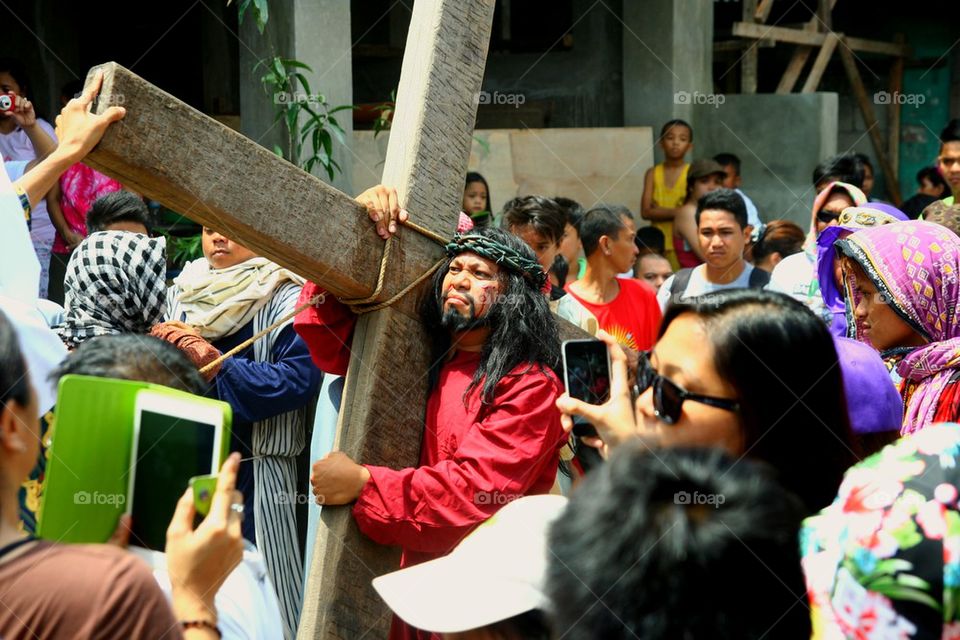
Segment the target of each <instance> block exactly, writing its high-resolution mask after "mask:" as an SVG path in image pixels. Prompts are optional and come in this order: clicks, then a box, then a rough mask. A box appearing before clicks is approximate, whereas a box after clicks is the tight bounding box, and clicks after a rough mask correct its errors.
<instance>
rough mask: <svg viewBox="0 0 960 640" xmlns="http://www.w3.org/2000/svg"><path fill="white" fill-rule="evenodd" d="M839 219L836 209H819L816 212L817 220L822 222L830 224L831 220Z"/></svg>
mask: <svg viewBox="0 0 960 640" xmlns="http://www.w3.org/2000/svg"><path fill="white" fill-rule="evenodd" d="M839 219H840V213H838V212H836V211H827V210H826V209H820V211H818V212H817V220H819V221H820V222H822V223H823V224H830V223H831V222H834V221H836V220H839Z"/></svg>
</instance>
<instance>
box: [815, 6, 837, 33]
mask: <svg viewBox="0 0 960 640" xmlns="http://www.w3.org/2000/svg"><path fill="white" fill-rule="evenodd" d="M835 1H836V0H818V2H817V14H816V20H817V31H823V32H824V33H826V32H828V31H832V30H833V3H834V2H835Z"/></svg>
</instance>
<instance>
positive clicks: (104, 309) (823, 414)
mask: <svg viewBox="0 0 960 640" xmlns="http://www.w3.org/2000/svg"><path fill="white" fill-rule="evenodd" d="M101 81H102V77H101V76H98V77H97V78H95V79H94V81H93V82H92V84H91V85H90V86H89V87H88V88H87V89H86V90H85V91H83V92H81V93H80V94H79V95H78V97H76V98H72V99H70V97H69V95H66V96H65V97H64V106H63V111H62V112H61V113H60V115H59V117H57V119H56V130H54V129H53V127H51V126H50V125H49V124H48V123H46V122H44V121H42V120H40V119H38V118H37V117H36V114H35V111H34V107H33V105H32V104H31V103H30V101H29V99H28V96H29V88H30V83H29V81H28V80H27V78H26V76H25V75H24V74H23V72H22V70H21V69H20V68H19V66H18V65H16V64H15V63H13V62H11V61H0V88H2V89H3V91H5V92H6V91H9V92H12V93H13V94H15V95H16V101H15V108H14V109H13V110H12V111H10V112H5V113H4V114H3V115H2V116H0V153H2V155H3V160H4V168H5V171H4V172H0V215H2V216H3V217H2V224H3V231H4V232H3V233H2V234H0V245H2V246H0V260H3V261H4V268H3V269H0V378H2V379H0V387H2V392H3V407H2V409H0V585H2V587H0V591H2V592H0V602H2V604H3V605H4V607H3V608H2V609H0V636H2V637H34V636H35V637H49V638H60V637H64V638H65V637H88V636H89V637H92V636H97V637H105V638H130V637H150V638H153V637H158V638H159V637H188V638H214V637H236V638H242V637H248V638H255V637H267V638H270V637H276V638H281V637H286V638H293V637H295V636H296V633H297V628H298V624H299V619H300V613H301V609H302V607H303V605H304V602H303V598H304V592H305V583H306V580H307V579H308V572H309V566H310V561H309V557H310V554H311V546H312V543H313V536H312V533H313V532H314V528H315V527H316V526H318V525H317V524H316V521H315V519H314V520H313V521H312V524H311V525H310V526H308V522H307V518H306V517H305V513H304V511H303V510H302V509H299V508H298V503H299V501H298V499H297V498H298V496H299V495H309V496H311V497H312V498H313V499H315V500H316V502H317V503H318V504H322V505H323V507H324V508H338V507H341V506H349V508H350V509H351V513H352V517H353V519H354V521H355V523H356V525H357V527H358V529H359V531H360V532H361V533H362V534H363V535H364V536H366V537H368V538H369V539H371V540H372V541H374V542H376V543H378V544H381V545H388V546H395V547H399V548H400V549H401V551H402V556H401V562H400V568H399V570H398V571H396V572H394V573H391V574H388V575H385V576H380V577H377V578H376V579H374V580H373V582H372V586H373V588H374V589H375V590H376V591H377V592H378V593H379V594H380V596H381V597H382V598H383V600H384V601H385V602H386V604H387V605H389V607H390V608H391V609H392V610H393V612H394V613H395V614H396V615H395V616H394V619H393V622H392V626H391V637H392V638H439V637H457V638H506V639H513V638H560V637H563V638H596V637H602V638H643V639H645V640H646V639H648V638H664V639H667V638H670V639H673V638H696V637H707V636H709V637H717V638H758V639H759V638H763V637H777V638H781V637H790V638H809V637H811V635H813V636H815V637H822V638H842V637H848V638H873V637H877V638H892V637H897V638H913V637H916V638H920V637H937V636H938V635H939V636H940V637H944V638H947V637H957V634H958V633H960V606H958V601H957V598H955V597H954V596H958V595H960V559H958V558H960V555H958V553H960V546H958V545H960V517H958V512H960V507H958V505H960V502H958V495H960V485H958V483H960V478H958V477H957V474H956V471H955V469H956V467H957V457H958V456H960V427H958V426H957V425H956V424H951V423H955V422H957V421H958V418H960V318H958V313H960V310H958V301H960V236H958V235H957V233H958V232H960V208H958V205H955V204H954V197H955V195H956V194H958V193H960V121H958V120H953V121H951V122H950V123H948V124H947V126H946V127H945V128H944V129H943V132H942V134H941V137H940V153H939V156H938V158H937V159H936V164H935V165H932V166H931V167H930V168H929V169H925V170H923V171H921V172H920V173H919V174H918V175H917V182H918V187H919V192H918V194H917V195H916V196H914V197H913V198H910V199H909V200H908V201H906V202H905V203H903V204H902V205H901V207H896V206H894V205H892V204H889V203H886V202H882V201H880V200H878V199H876V197H875V195H874V194H873V169H872V166H871V165H870V162H869V159H868V158H866V157H864V156H861V155H859V154H842V155H839V156H835V157H832V158H828V159H826V160H824V161H823V162H822V163H821V164H820V165H818V166H817V167H816V168H815V169H814V172H813V179H812V181H811V189H812V190H813V191H815V193H816V195H815V197H814V199H813V207H812V209H811V212H810V224H809V228H808V229H807V230H804V229H803V228H801V227H800V226H798V225H797V224H795V223H793V222H791V221H788V220H783V219H777V218H776V217H775V216H772V215H769V214H770V213H771V212H769V211H760V210H759V209H758V207H757V206H756V204H755V203H754V202H753V201H752V200H751V199H750V198H749V196H748V195H747V193H746V191H749V187H748V186H746V185H744V184H743V177H742V175H741V164H740V160H739V159H738V158H737V157H736V156H735V155H733V154H731V153H720V154H717V155H715V156H714V157H712V158H700V159H693V161H692V162H689V163H688V162H687V158H688V156H689V155H690V154H691V151H692V148H693V137H694V136H693V128H692V127H691V126H690V125H689V124H688V123H686V122H684V121H682V120H671V121H669V122H667V123H666V124H665V125H664V127H663V129H662V130H661V132H660V136H659V144H660V146H661V148H662V150H663V154H664V161H663V162H662V163H660V164H657V165H655V166H654V167H653V168H651V169H650V170H649V171H648V172H647V175H646V177H645V179H644V185H643V192H642V195H641V197H640V202H639V205H640V207H639V211H637V212H636V213H637V214H638V215H635V212H634V211H631V210H630V209H629V208H627V207H625V206H622V205H613V204H602V203H595V204H593V205H591V207H590V208H585V207H584V206H582V205H581V204H580V203H578V202H576V201H574V200H572V199H570V198H567V197H562V196H547V195H542V194H529V195H520V196H517V197H513V198H511V199H509V200H508V201H507V202H506V203H505V204H504V205H503V206H502V207H500V208H498V209H497V210H494V207H493V206H492V204H491V194H490V187H489V184H488V182H487V181H486V180H485V179H484V177H483V176H482V175H480V174H479V173H475V172H471V173H469V174H467V176H466V179H465V182H464V183H463V187H464V189H463V202H462V211H460V212H454V214H453V215H454V216H456V215H457V214H459V216H458V217H457V220H458V223H457V229H458V230H457V233H456V235H454V237H453V238H452V239H451V240H450V242H449V243H448V244H447V245H446V248H445V249H446V259H445V261H444V262H443V263H442V264H441V265H440V268H439V269H438V270H437V271H436V272H435V273H434V275H433V276H432V278H431V279H430V280H428V281H427V282H426V283H425V285H424V286H423V288H422V292H421V293H420V300H419V313H420V319H421V321H422V323H423V325H424V329H425V333H424V335H426V336H429V341H430V342H429V344H426V345H424V348H425V349H428V350H429V351H430V354H431V358H430V362H432V363H433V364H432V365H431V368H430V370H429V371H428V372H425V374H426V375H427V377H428V381H429V384H428V386H429V393H428V397H427V398H426V399H425V404H426V412H425V415H424V416H423V424H424V428H423V439H422V445H421V454H420V460H419V464H417V465H416V466H414V467H409V468H401V469H396V468H390V467H386V466H377V465H371V464H367V463H366V462H365V461H364V460H354V459H352V458H351V457H350V456H348V455H347V454H346V453H344V452H341V451H334V450H332V444H330V443H327V444H325V445H317V444H316V442H314V443H313V445H314V446H308V445H310V444H311V440H312V439H315V438H317V437H318V434H319V433H320V432H321V431H323V429H322V428H321V427H320V425H321V423H323V422H324V421H327V422H329V420H330V418H331V415H332V416H333V417H335V416H336V413H337V411H338V408H339V392H340V391H341V390H342V383H341V384H340V385H337V384H336V383H331V381H336V380H338V378H337V377H338V376H344V375H345V374H346V372H347V369H348V367H349V366H350V362H351V346H350V345H351V341H352V337H353V333H354V328H355V326H356V321H357V316H356V315H355V313H354V311H353V310H352V309H351V307H350V306H349V305H348V304H345V303H343V302H341V301H339V300H338V299H337V298H336V297H335V296H334V295H332V294H331V293H330V292H329V291H326V290H325V289H324V288H323V286H322V284H321V283H316V282H309V281H306V280H305V279H304V278H302V277H301V276H299V275H298V274H296V273H293V272H292V271H290V270H288V269H286V268H284V267H282V266H280V265H278V264H276V263H273V262H271V261H270V260H268V259H266V258H263V257H261V256H258V255H257V254H256V253H255V252H254V251H252V250H251V249H249V248H247V247H244V246H242V245H240V244H238V243H237V242H235V241H234V240H232V239H231V238H230V237H228V236H227V235H224V234H223V233H222V232H221V231H220V230H216V229H212V228H204V229H203V233H202V237H201V246H202V250H203V257H201V258H199V259H197V260H195V261H193V262H190V263H188V264H186V265H185V266H184V268H183V269H182V271H180V272H179V274H177V275H176V276H175V277H173V278H170V277H169V276H170V273H169V270H168V256H167V247H166V243H165V240H164V238H163V237H162V236H154V233H153V220H152V218H151V215H150V212H149V210H148V208H147V205H146V203H145V202H144V200H143V198H142V197H141V196H139V195H138V194H136V193H135V192H133V191H131V190H129V189H125V188H124V185H122V184H120V183H118V182H116V181H114V180H111V179H110V178H107V177H106V176H103V175H101V174H99V173H97V172H96V171H94V170H92V169H90V168H89V167H87V166H86V165H84V164H83V163H82V161H83V159H84V157H85V156H86V154H87V153H88V152H89V151H90V149H92V148H93V146H94V145H95V144H96V142H97V141H98V140H99V138H100V137H101V136H102V135H103V133H104V131H105V130H106V129H107V128H108V127H109V126H111V123H113V122H116V121H117V120H120V119H122V118H123V117H124V115H125V112H124V109H123V108H122V107H110V108H109V109H107V110H105V112H104V113H103V114H101V115H95V114H93V113H92V112H91V109H90V105H91V103H92V101H93V100H94V98H95V96H96V94H97V91H98V89H99V84H100V82H101ZM64 90H65V92H66V91H70V92H71V93H72V92H73V91H76V90H77V88H65V89H64ZM459 186H460V185H459V184H458V185H457V188H459ZM357 201H358V202H359V203H360V204H361V205H363V207H364V208H365V209H366V210H367V212H368V213H369V216H370V218H371V220H372V224H374V225H376V227H377V230H378V232H379V234H380V235H381V236H382V237H385V238H389V237H390V236H391V235H393V234H396V233H404V231H403V229H404V223H405V222H407V221H408V220H409V217H410V215H409V214H408V213H407V212H406V211H405V210H403V209H402V208H401V206H400V204H399V202H400V201H399V199H398V197H397V192H396V190H395V189H393V188H392V187H390V186H389V185H377V186H375V187H372V188H370V189H368V190H366V191H364V192H363V193H362V194H360V195H359V196H358V197H357ZM764 214H767V215H764ZM451 226H452V222H451ZM562 321H567V322H570V323H572V324H573V325H575V326H576V327H578V328H579V329H580V330H582V331H583V332H585V333H586V334H589V335H591V336H593V338H594V339H595V340H599V341H600V342H601V343H602V345H603V348H604V349H605V350H606V352H607V354H608V357H609V367H610V371H609V385H608V389H609V393H608V394H607V399H606V400H605V401H604V402H602V403H600V404H591V403H588V402H586V401H585V400H584V399H582V398H581V399H578V398H574V397H571V396H570V395H569V394H568V393H566V392H565V389H564V371H563V357H562V348H561V340H560V335H561V325H560V323H561V322H562ZM228 352H231V353H230V354H228ZM234 352H235V353H234ZM224 354H228V357H224ZM68 375H85V376H94V377H100V378H112V379H120V380H132V381H141V382H149V383H152V384H158V385H163V386H168V387H172V388H175V389H179V390H181V391H183V392H187V393H191V394H195V395H204V396H208V397H211V398H216V399H219V400H222V401H224V402H226V403H228V404H229V405H230V407H231V408H232V412H233V426H232V430H231V434H230V442H229V448H230V451H232V452H233V453H232V454H231V455H230V456H229V458H228V459H227V462H226V463H225V464H224V465H223V466H222V468H221V469H220V473H219V476H218V481H217V488H216V491H215V495H214V498H213V503H212V506H211V508H210V512H209V514H208V515H207V516H206V517H204V518H202V519H201V518H199V517H197V515H196V512H195V511H196V505H195V504H194V501H193V499H192V495H191V491H190V490H189V489H187V487H184V490H185V493H184V494H183V496H182V498H181V499H180V501H179V503H178V504H177V506H176V511H175V513H173V514H172V517H171V520H170V525H169V528H168V530H167V543H166V549H165V552H164V555H163V558H164V563H163V565H164V566H162V567H161V568H157V567H156V566H155V565H154V566H152V567H151V566H148V564H145V563H144V562H142V561H141V559H140V557H142V556H141V555H138V554H140V552H137V551H136V550H134V549H133V547H135V546H136V545H135V542H136V541H133V542H134V544H133V545H132V546H131V541H130V529H131V522H130V519H129V516H122V517H120V518H119V520H118V522H117V523H116V527H115V529H116V533H115V534H114V536H113V538H111V540H110V541H109V542H108V543H106V544H100V545H69V544H60V543H58V542H56V541H51V540H45V539H39V538H37V537H35V533H36V526H37V520H38V511H39V510H40V509H42V508H43V507H42V505H43V495H44V480H45V466H46V464H47V462H48V457H49V450H50V446H51V441H53V442H56V427H55V419H56V417H57V406H56V405H57V402H56V389H57V387H56V384H57V381H58V380H60V379H61V378H63V377H64V376H68ZM584 423H586V424H589V425H590V426H591V427H592V431H589V432H575V431H574V429H575V424H584ZM307 476H309V479H308V478H307ZM312 517H314V518H315V512H313V513H312ZM111 524H112V523H111ZM319 526H322V525H319ZM308 531H310V533H309V534H308ZM128 547H130V549H129V550H128V549H127V548H128ZM370 624H371V626H373V625H375V624H376V621H375V620H370Z"/></svg>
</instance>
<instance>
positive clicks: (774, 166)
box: [692, 93, 838, 229]
mask: <svg viewBox="0 0 960 640" xmlns="http://www.w3.org/2000/svg"><path fill="white" fill-rule="evenodd" d="M837 104H838V102H837V94H835V93H809V94H791V95H774V94H756V95H739V94H738V95H727V96H725V100H724V102H723V104H722V105H718V106H717V107H712V106H708V105H701V106H698V107H697V108H696V110H695V113H694V128H695V130H696V135H695V138H694V152H693V154H692V157H693V158H705V157H712V156H713V155H715V154H717V153H721V152H730V153H735V154H736V155H737V156H739V157H740V160H741V162H742V164H743V166H742V176H743V187H742V188H743V191H744V192H745V193H746V194H747V195H748V196H750V198H752V199H753V201H754V203H755V204H756V205H757V208H758V209H759V211H760V217H761V218H762V219H763V220H764V221H769V220H775V219H780V218H785V219H788V220H793V221H794V222H796V223H797V224H799V225H800V226H801V227H803V228H804V229H807V228H808V227H809V226H810V209H811V207H812V206H813V197H814V191H813V185H812V184H811V182H810V180H811V176H812V174H813V168H814V167H815V166H816V165H817V163H818V162H820V161H821V160H822V159H824V158H826V157H828V156H831V155H833V154H834V153H836V151H837Z"/></svg>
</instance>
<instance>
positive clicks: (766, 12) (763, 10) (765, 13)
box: [753, 0, 773, 22]
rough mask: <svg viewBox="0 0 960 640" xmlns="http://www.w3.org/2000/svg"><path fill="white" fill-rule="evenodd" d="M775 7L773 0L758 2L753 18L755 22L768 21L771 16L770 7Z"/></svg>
mask: <svg viewBox="0 0 960 640" xmlns="http://www.w3.org/2000/svg"><path fill="white" fill-rule="evenodd" d="M772 8H773V0H760V2H759V3H758V4H757V8H756V10H755V11H754V13H753V19H754V21H755V22H766V21H767V18H769V17H770V9H772Z"/></svg>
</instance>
